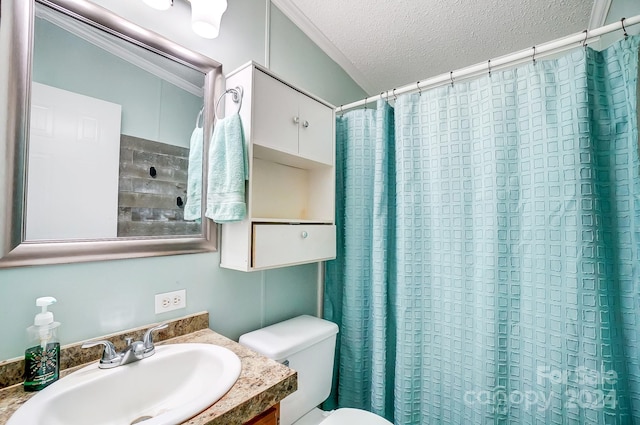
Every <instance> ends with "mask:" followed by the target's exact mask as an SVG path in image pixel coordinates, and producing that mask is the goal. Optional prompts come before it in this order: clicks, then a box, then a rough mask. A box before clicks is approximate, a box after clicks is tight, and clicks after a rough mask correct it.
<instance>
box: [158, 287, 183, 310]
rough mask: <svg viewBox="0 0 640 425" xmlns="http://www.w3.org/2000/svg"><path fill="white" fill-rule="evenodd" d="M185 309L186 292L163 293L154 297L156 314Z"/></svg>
mask: <svg viewBox="0 0 640 425" xmlns="http://www.w3.org/2000/svg"><path fill="white" fill-rule="evenodd" d="M186 307H187V290H186V289H181V290H179V291H173V292H165V293H163V294H157V295H156V314H160V313H166V312H168V311H173V310H177V309H179V308H186Z"/></svg>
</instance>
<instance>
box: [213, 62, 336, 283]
mask: <svg viewBox="0 0 640 425" xmlns="http://www.w3.org/2000/svg"><path fill="white" fill-rule="evenodd" d="M226 86H227V89H229V88H235V87H241V88H242V92H243V96H242V104H241V108H240V117H241V119H242V124H243V130H244V136H245V142H246V144H247V152H248V156H249V180H248V181H247V187H246V200H247V218H246V219H245V220H244V221H242V222H236V223H225V224H223V225H222V232H221V233H222V236H221V243H220V265H221V267H225V268H229V269H234V270H241V271H253V270H264V269H270V268H276V267H283V266H290V265H296V264H304V263H311V262H317V261H323V260H329V259H333V258H335V255H336V228H335V218H334V217H335V114H334V107H333V106H332V105H330V104H329V103H327V102H325V101H323V100H321V99H319V98H317V97H315V96H313V95H310V94H308V93H306V92H304V91H302V90H300V89H297V88H295V87H293V86H292V85H290V84H288V83H286V82H285V81H284V80H283V79H281V78H279V77H277V76H275V75H274V74H273V73H271V72H270V71H268V70H266V69H264V68H262V67H261V66H259V65H257V64H255V63H253V62H251V63H249V64H247V65H245V66H243V67H241V68H240V69H238V70H237V71H234V72H232V73H230V74H229V75H228V76H227V80H226ZM237 109H238V105H237V104H236V103H234V102H233V100H232V97H231V96H226V99H225V111H227V115H228V114H229V113H233V112H235V111H236V110H237Z"/></svg>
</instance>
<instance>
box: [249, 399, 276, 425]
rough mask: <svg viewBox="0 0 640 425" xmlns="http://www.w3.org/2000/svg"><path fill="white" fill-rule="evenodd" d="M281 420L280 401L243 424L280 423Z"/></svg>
mask: <svg viewBox="0 0 640 425" xmlns="http://www.w3.org/2000/svg"><path fill="white" fill-rule="evenodd" d="M278 422H280V403H278V404H276V405H275V406H273V407H271V408H269V409H267V410H265V411H264V412H262V413H261V414H259V415H258V416H256V417H255V418H253V419H251V420H250V421H249V422H245V423H244V424H243V425H278Z"/></svg>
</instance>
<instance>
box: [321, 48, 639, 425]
mask: <svg viewBox="0 0 640 425" xmlns="http://www.w3.org/2000/svg"><path fill="white" fill-rule="evenodd" d="M639 42H640V38H638V37H629V38H627V39H624V40H620V41H619V42H617V43H616V44H614V45H613V46H611V47H610V48H608V49H606V50H605V51H603V52H596V51H593V50H591V49H589V48H586V49H577V50H574V51H572V52H570V53H568V54H566V55H565V56H563V57H561V58H559V59H556V60H549V61H537V62H536V63H535V64H534V63H531V64H528V65H524V66H520V67H517V68H513V69H509V70H505V71H501V72H493V73H492V74H491V75H490V76H489V75H487V76H485V77H482V78H479V79H476V80H473V81H469V82H457V83H455V84H454V85H453V87H452V86H447V87H441V88H437V89H433V90H430V91H425V92H422V93H421V94H410V95H403V96H400V97H398V99H397V102H396V104H395V107H394V108H391V107H390V106H389V105H388V104H386V103H384V102H382V101H379V102H378V105H377V109H376V110H367V109H365V110H356V111H351V112H348V113H345V114H344V116H342V117H338V118H337V146H338V148H337V163H338V167H337V168H338V176H337V198H336V201H337V217H336V220H337V226H338V257H337V259H336V260H335V261H332V262H328V263H327V265H326V278H325V317H326V318H328V319H329V320H332V321H335V322H336V323H337V324H338V325H339V326H340V334H339V340H338V341H339V342H338V346H337V347H336V350H337V357H336V359H337V361H336V371H335V373H336V375H335V379H334V385H335V388H334V391H333V397H332V398H331V399H330V400H329V401H328V402H327V406H325V407H336V406H339V407H357V408H364V409H367V410H371V411H373V412H375V413H377V414H380V415H382V416H385V417H386V418H387V419H390V420H392V421H393V422H394V423H395V424H402V425H408V424H496V423H498V424H502V423H504V424H545V425H546V424H587V423H589V424H633V423H638V424H640V346H639V345H640V316H639V312H640V303H639V302H638V300H639V292H638V291H639V290H640V286H639V284H640V281H639V276H640V270H639V269H638V266H639V265H640V258H639V256H640V250H639V248H640V246H639V241H640V234H639V233H638V232H639V231H640V170H639V155H638V127H637V123H638V109H637V107H636V100H637V92H638V84H637V77H638V46H639Z"/></svg>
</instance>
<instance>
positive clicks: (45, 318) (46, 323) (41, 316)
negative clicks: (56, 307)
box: [33, 297, 59, 350]
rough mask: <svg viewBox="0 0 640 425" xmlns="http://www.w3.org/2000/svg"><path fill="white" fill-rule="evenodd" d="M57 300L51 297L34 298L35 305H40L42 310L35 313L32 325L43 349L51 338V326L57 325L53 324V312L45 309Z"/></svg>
mask: <svg viewBox="0 0 640 425" xmlns="http://www.w3.org/2000/svg"><path fill="white" fill-rule="evenodd" d="M56 301H57V300H56V299H55V298H53V297H40V298H38V299H36V306H38V307H40V308H41V309H42V311H41V312H40V313H38V314H36V317H35V318H34V319H33V325H34V326H36V329H37V330H38V334H39V337H40V346H41V347H42V349H43V350H44V349H45V348H46V347H47V343H48V342H49V339H51V332H50V331H51V328H53V327H55V326H58V325H59V324H54V322H53V313H52V312H50V311H47V307H49V306H50V305H51V304H53V303H55V302H56Z"/></svg>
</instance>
